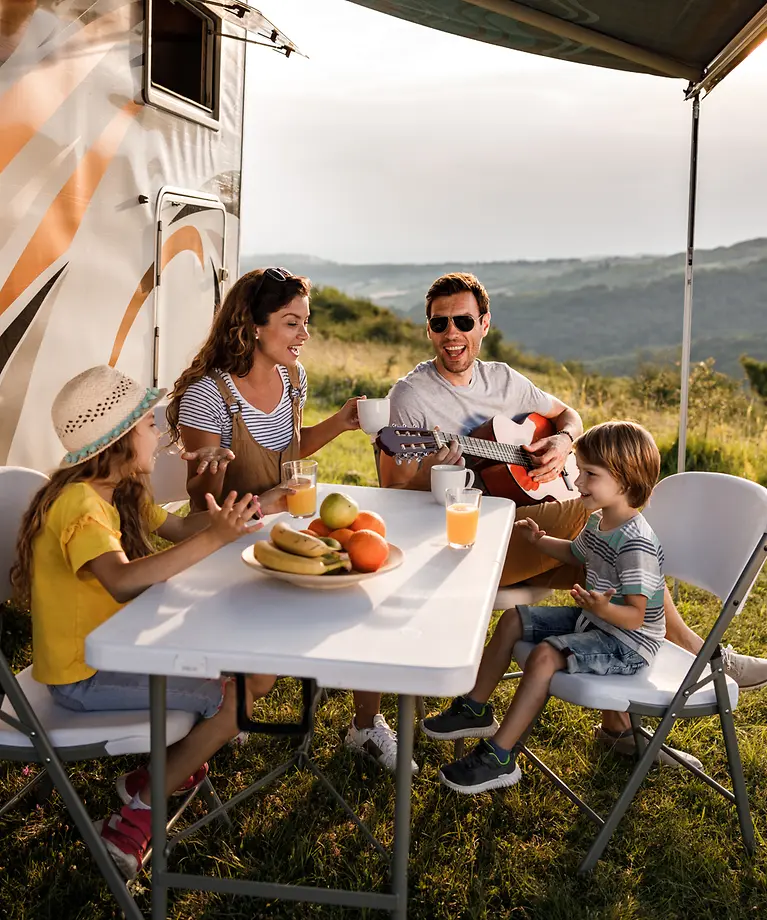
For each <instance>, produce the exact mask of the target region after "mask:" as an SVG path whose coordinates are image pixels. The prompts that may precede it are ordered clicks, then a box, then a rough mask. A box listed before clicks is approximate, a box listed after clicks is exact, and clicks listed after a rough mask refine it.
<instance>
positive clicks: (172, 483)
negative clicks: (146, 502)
mask: <svg viewBox="0 0 767 920" xmlns="http://www.w3.org/2000/svg"><path fill="white" fill-rule="evenodd" d="M165 409H166V407H165V406H155V409H154V423H155V425H157V427H158V428H159V429H160V431H162V432H163V436H162V439H161V441H160V446H159V449H158V451H157V459H156V461H155V465H154V471H153V473H152V492H153V494H154V500H155V501H156V502H157V504H158V505H165V504H168V503H169V502H185V501H188V499H189V495H188V494H187V491H186V462H185V461H184V460H182V459H181V457H179V455H178V453H177V452H170V451H168V445H169V444H170V438H169V436H168V423H167V421H166V419H165Z"/></svg>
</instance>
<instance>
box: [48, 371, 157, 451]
mask: <svg viewBox="0 0 767 920" xmlns="http://www.w3.org/2000/svg"><path fill="white" fill-rule="evenodd" d="M167 392H168V390H167V389H163V390H158V392H157V396H155V397H154V398H153V399H152V401H151V402H150V403H149V405H148V406H147V408H146V412H142V413H141V415H140V416H139V417H138V418H137V419H135V421H133V422H131V423H130V425H128V427H127V428H125V429H123V430H122V431H121V432H120V433H119V434H118V435H115V436H114V437H113V438H112V440H111V441H108V442H107V443H106V444H104V445H103V447H99V449H98V450H94V451H93V453H92V454H88V456H87V457H85V458H83V459H82V460H77V461H76V462H72V461H68V460H67V457H68V456H69V454H64V456H63V458H62V460H61V463H59V469H70V468H71V467H74V466H81V465H82V464H83V463H87V462H88V461H89V460H92V459H93V458H94V457H98V455H99V454H103V453H104V451H105V450H106V449H107V448H108V447H111V446H112V445H113V444H116V443H117V442H118V441H119V440H120V438H124V437H125V435H126V434H128V432H129V431H133V429H134V428H135V427H136V425H138V423H139V422H140V421H141V420H142V419H144V418H146V417H147V415H149V413H150V412H154V407H155V406H156V405H157V403H159V402H161V401H162V400H163V399H164V398H165V394H166V393H167Z"/></svg>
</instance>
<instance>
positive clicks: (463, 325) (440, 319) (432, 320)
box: [429, 313, 477, 333]
mask: <svg viewBox="0 0 767 920" xmlns="http://www.w3.org/2000/svg"><path fill="white" fill-rule="evenodd" d="M450 320H452V321H453V325H454V326H455V328H456V329H457V330H458V331H459V332H471V330H472V329H473V328H474V324H475V323H476V321H477V320H476V317H474V316H472V315H471V314H470V313H462V314H461V315H460V316H430V317H429V329H431V331H432V332H437V333H440V332H444V331H445V330H446V329H447V326H448V323H449V322H450Z"/></svg>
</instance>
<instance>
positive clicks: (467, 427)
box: [389, 361, 553, 435]
mask: <svg viewBox="0 0 767 920" xmlns="http://www.w3.org/2000/svg"><path fill="white" fill-rule="evenodd" d="M389 399H390V401H391V416H390V422H389V424H390V425H406V426H408V427H411V428H435V427H437V426H438V427H439V429H440V430H441V431H444V432H446V433H449V434H457V435H467V434H469V433H470V432H472V431H473V430H474V429H475V428H477V427H478V426H479V425H481V424H482V423H483V422H486V421H487V420H488V419H489V418H492V416H494V415H505V416H507V418H512V419H513V418H517V417H518V416H525V415H529V414H530V413H531V412H539V413H541V414H542V415H547V414H548V413H549V412H551V409H552V406H553V403H552V401H551V396H550V395H549V394H548V393H546V392H544V391H543V390H541V389H539V388H538V387H537V386H536V385H535V384H534V383H533V382H532V380H528V379H527V377H524V376H523V375H522V374H520V373H518V372H517V371H515V370H514V369H513V368H511V367H509V365H508V364H504V363H503V362H501V361H475V362H474V372H473V374H472V376H471V383H469V384H468V386H465V387H457V386H453V384H452V383H449V382H448V381H447V380H445V378H444V377H443V376H442V375H441V374H440V373H439V371H438V370H437V367H436V364H435V363H434V361H422V362H421V363H420V364H419V365H417V366H416V367H414V368H413V370H412V371H410V373H409V374H408V375H407V376H405V377H401V378H400V379H399V380H398V381H397V382H396V383H395V384H394V386H393V387H392V388H391V390H390V391H389Z"/></svg>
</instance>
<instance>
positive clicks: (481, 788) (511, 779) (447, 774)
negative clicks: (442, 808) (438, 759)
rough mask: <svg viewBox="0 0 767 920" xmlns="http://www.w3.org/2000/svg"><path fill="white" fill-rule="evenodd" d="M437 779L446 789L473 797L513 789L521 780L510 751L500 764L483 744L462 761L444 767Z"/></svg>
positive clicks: (492, 751)
mask: <svg viewBox="0 0 767 920" xmlns="http://www.w3.org/2000/svg"><path fill="white" fill-rule="evenodd" d="M439 778H440V782H442V783H444V785H445V786H447V787H448V788H449V789H454V790H455V791H456V792H464V793H467V794H469V795H474V794H475V793H477V792H487V791H488V789H500V788H502V787H503V786H513V785H514V784H515V783H518V782H519V781H520V779H522V771H521V770H520V769H519V767H518V766H517V762H516V757H515V755H514V751H511V752H510V753H509V755H508V760H507V761H506V762H505V763H502V762H501V761H500V760H499V759H498V755H497V754H496V753H495V750H494V749H493V746H492V745H491V744H489V743H488V742H487V741H480V742H479V744H478V745H477V746H476V747H475V748H474V750H473V751H471V752H469V753H468V754H467V755H466V756H465V757H462V758H461V759H460V760H456V761H455V763H449V764H447V766H444V767H443V768H442V769H441V770H440V771H439Z"/></svg>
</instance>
